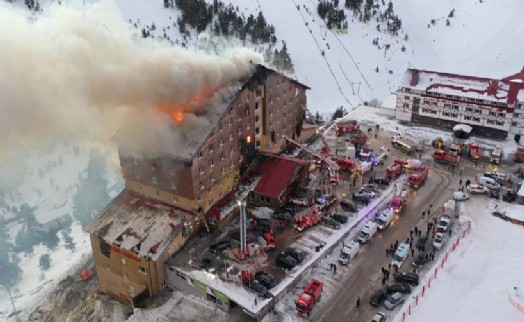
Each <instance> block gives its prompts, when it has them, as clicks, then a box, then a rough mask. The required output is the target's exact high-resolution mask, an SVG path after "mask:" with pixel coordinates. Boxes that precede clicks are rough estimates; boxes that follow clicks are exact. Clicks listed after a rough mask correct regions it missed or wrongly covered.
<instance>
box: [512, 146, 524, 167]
mask: <svg viewBox="0 0 524 322" xmlns="http://www.w3.org/2000/svg"><path fill="white" fill-rule="evenodd" d="M513 161H515V162H518V163H520V162H524V147H522V146H518V147H517V151H515V156H514V157H513Z"/></svg>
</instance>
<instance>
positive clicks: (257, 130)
mask: <svg viewBox="0 0 524 322" xmlns="http://www.w3.org/2000/svg"><path fill="white" fill-rule="evenodd" d="M255 134H260V128H259V127H258V126H257V127H256V128H255Z"/></svg>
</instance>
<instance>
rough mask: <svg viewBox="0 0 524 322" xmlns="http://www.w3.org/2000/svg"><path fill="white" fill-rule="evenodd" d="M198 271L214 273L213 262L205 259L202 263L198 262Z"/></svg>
mask: <svg viewBox="0 0 524 322" xmlns="http://www.w3.org/2000/svg"><path fill="white" fill-rule="evenodd" d="M200 269H203V270H206V271H207V272H214V271H215V267H214V265H213V261H212V260H211V259H209V258H207V257H204V258H202V261H201V262H200Z"/></svg>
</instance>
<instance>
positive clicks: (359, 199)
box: [352, 194, 371, 203]
mask: <svg viewBox="0 0 524 322" xmlns="http://www.w3.org/2000/svg"><path fill="white" fill-rule="evenodd" d="M352 198H353V201H356V202H362V203H366V202H369V200H370V199H371V198H370V197H368V196H366V195H363V194H360V195H356V194H353V197H352Z"/></svg>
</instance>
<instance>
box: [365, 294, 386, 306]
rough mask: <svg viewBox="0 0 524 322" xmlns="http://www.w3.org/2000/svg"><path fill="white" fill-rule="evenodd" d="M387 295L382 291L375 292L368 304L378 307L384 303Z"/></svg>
mask: <svg viewBox="0 0 524 322" xmlns="http://www.w3.org/2000/svg"><path fill="white" fill-rule="evenodd" d="M386 296H387V293H386V292H385V291H384V290H376V291H375V292H374V293H373V294H372V295H371V298H370V299H369V304H371V305H373V306H376V307H378V306H380V305H381V304H382V303H384V300H385V299H386Z"/></svg>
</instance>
